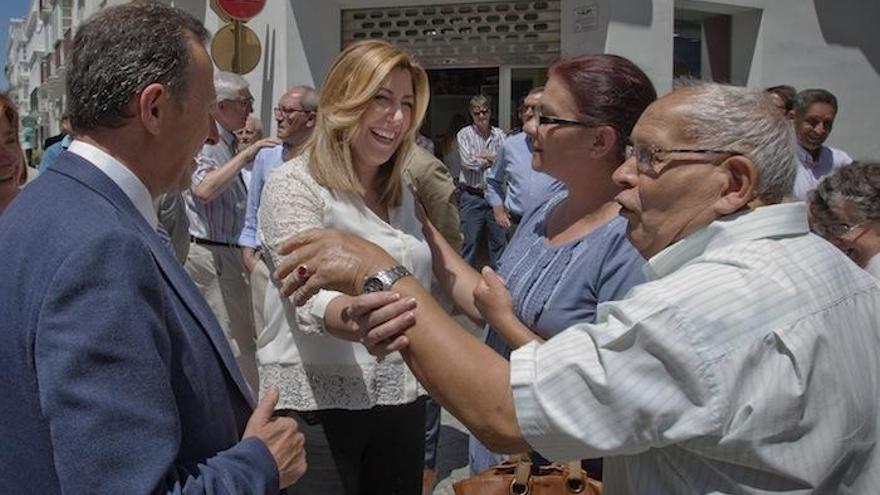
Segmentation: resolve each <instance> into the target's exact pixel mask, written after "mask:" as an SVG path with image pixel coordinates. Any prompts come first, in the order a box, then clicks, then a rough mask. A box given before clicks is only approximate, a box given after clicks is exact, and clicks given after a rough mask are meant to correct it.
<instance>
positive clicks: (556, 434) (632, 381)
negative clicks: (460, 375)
mask: <svg viewBox="0 0 880 495" xmlns="http://www.w3.org/2000/svg"><path fill="white" fill-rule="evenodd" d="M636 290H638V289H636ZM642 295H644V291H643V294H642ZM651 296H653V297H648V298H646V297H641V298H639V299H638V300H636V301H633V299H632V298H629V299H625V300H623V301H618V302H613V303H605V304H603V305H600V307H599V314H598V316H597V322H596V323H595V324H578V325H575V326H573V327H570V328H569V329H567V330H565V331H564V332H562V333H561V334H559V335H557V336H555V337H553V338H552V339H550V340H548V341H547V342H545V343H543V344H538V343H537V342H532V343H530V344H528V345H526V346H523V347H521V348H520V349H518V350H516V351H514V352H513V353H512V354H511V358H510V366H511V370H510V381H511V387H512V389H513V396H514V402H515V407H516V415H517V421H518V422H519V425H520V428H521V430H522V432H523V435H524V436H525V439H526V440H527V441H528V442H529V444H530V445H531V446H532V447H533V448H534V449H535V450H536V451H538V452H539V453H540V454H541V455H543V456H545V457H547V458H549V459H552V460H554V461H559V462H564V461H568V460H572V459H585V458H591V457H600V456H606V455H630V454H636V453H639V452H643V451H645V450H647V449H649V448H651V447H660V446H664V445H669V444H671V443H677V442H681V441H683V440H686V439H689V438H695V437H698V436H701V435H705V434H707V433H708V432H711V431H713V430H715V429H717V428H718V427H719V423H720V421H719V419H718V418H719V412H718V408H719V401H720V398H719V391H718V380H717V376H715V375H714V373H715V372H714V370H713V368H712V366H711V364H710V363H707V362H705V361H704V360H703V359H701V357H700V353H699V352H698V350H697V349H695V347H694V345H693V342H692V338H691V333H690V332H689V331H688V326H689V323H688V322H687V321H686V319H685V318H684V317H683V316H681V315H680V314H679V313H677V311H676V309H675V307H673V306H671V305H666V304H664V301H663V299H662V297H656V296H659V294H652V295H651ZM646 301H648V302H647V303H646Z"/></svg>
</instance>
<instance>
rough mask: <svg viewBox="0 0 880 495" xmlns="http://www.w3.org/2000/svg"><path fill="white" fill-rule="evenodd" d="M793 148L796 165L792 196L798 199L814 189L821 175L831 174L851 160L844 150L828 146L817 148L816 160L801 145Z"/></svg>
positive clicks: (803, 197)
mask: <svg viewBox="0 0 880 495" xmlns="http://www.w3.org/2000/svg"><path fill="white" fill-rule="evenodd" d="M795 149H796V150H797V157H798V167H797V175H796V176H795V178H794V189H793V190H792V196H793V197H794V199H796V200H798V201H805V200H806V199H807V193H808V192H810V191H812V190H813V189H815V188H816V186H818V185H819V182H820V181H821V180H822V178H823V177H825V176H826V175H831V174H833V173H834V172H835V171H836V170H837V169H839V168H840V167H844V166H846V165H849V164H850V163H852V161H853V160H852V158H850V156H849V155H847V154H846V152H845V151H843V150H839V149H837V148H832V147H830V146H822V148H821V149H820V150H819V158H818V159H816V160H814V159H813V155H811V154H810V152H809V151H807V149H806V148H804V147H803V146H801V145H797V146H795Z"/></svg>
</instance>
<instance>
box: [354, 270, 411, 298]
mask: <svg viewBox="0 0 880 495" xmlns="http://www.w3.org/2000/svg"><path fill="white" fill-rule="evenodd" d="M411 275H412V273H410V272H409V270H407V269H406V267H405V266H403V265H397V266H395V267H392V268H389V269H387V270H382V271H381V272H378V273H374V274H372V275H370V276H368V277H367V278H365V279H364V290H363V293H364V294H369V293H370V292H379V291H383V290H388V289H390V288H391V286H392V285H394V282H397V281H398V280H400V279H401V278H403V277H408V276H411Z"/></svg>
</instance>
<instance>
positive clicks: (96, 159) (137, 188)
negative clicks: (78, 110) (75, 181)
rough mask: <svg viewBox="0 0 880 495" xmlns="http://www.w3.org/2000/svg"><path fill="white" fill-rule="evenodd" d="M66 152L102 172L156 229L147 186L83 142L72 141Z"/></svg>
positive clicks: (109, 158) (100, 150)
mask: <svg viewBox="0 0 880 495" xmlns="http://www.w3.org/2000/svg"><path fill="white" fill-rule="evenodd" d="M67 151H69V152H71V153H74V154H76V155H78V156H80V157H82V158H84V159H85V160H87V161H89V162H90V163H91V164H92V165H94V166H95V167H97V168H98V170H100V171H101V172H104V175H106V176H107V177H109V178H110V180H112V181H113V182H114V183H115V184H116V185H117V186H119V188H120V189H122V192H123V193H125V195H126V196H128V199H129V200H131V202H132V204H134V207H135V208H136V209H137V211H138V212H139V213H140V214H141V216H143V217H144V220H146V221H147V223H148V224H150V227H152V228H153V229H155V228H156V226H157V225H158V224H159V217H158V216H157V215H156V207H155V205H154V204H153V198H152V197H151V196H150V191H149V190H148V189H147V186H145V185H144V183H143V182H141V180H140V179H138V177H137V176H136V175H134V172H132V171H131V170H130V169H129V168H128V167H126V166H125V165H124V164H123V163H122V162H120V161H119V160H117V159H116V158H113V157H112V156H110V154H109V153H107V152H106V151H104V150H102V149H99V148H97V147H95V146H92V145H91V144H89V143H86V142H83V141H79V140H76V139H74V140H73V142H72V143H70V147H69V148H67Z"/></svg>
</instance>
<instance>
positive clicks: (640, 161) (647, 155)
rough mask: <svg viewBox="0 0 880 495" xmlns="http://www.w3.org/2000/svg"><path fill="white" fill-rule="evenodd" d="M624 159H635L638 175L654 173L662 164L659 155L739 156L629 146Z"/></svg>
mask: <svg viewBox="0 0 880 495" xmlns="http://www.w3.org/2000/svg"><path fill="white" fill-rule="evenodd" d="M624 153H625V154H624V157H625V158H626V159H627V160H629V159H630V158H632V157H635V158H636V168H637V169H638V171H639V172H640V173H643V174H648V173H653V172H656V171H657V169H656V167H657V165H659V164H660V163H661V162H663V161H664V160H663V158H662V157H661V155H669V154H672V153H691V154H698V155H728V156H734V155H741V154H742V153H740V152H739V151H733V150H710V149H684V148H682V149H663V148H658V147H650V146H634V145H632V144H629V145H627V146H626V149H625V152H624Z"/></svg>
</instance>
